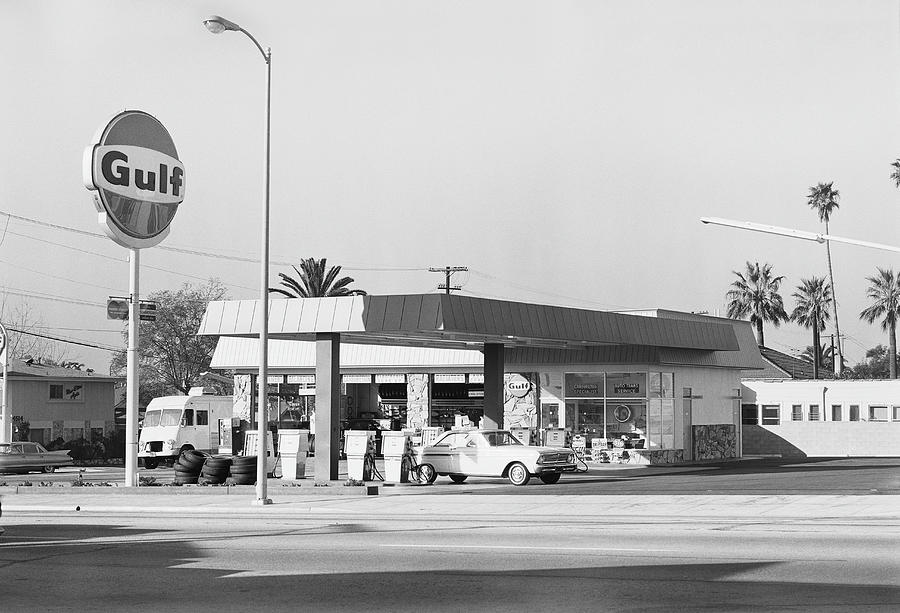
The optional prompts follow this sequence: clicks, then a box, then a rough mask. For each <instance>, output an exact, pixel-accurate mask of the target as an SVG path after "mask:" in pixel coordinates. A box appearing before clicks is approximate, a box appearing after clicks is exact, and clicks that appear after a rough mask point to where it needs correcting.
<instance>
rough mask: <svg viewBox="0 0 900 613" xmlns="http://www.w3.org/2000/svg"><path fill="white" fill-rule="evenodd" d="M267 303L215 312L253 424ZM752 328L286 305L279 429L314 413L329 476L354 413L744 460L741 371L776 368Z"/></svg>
mask: <svg viewBox="0 0 900 613" xmlns="http://www.w3.org/2000/svg"><path fill="white" fill-rule="evenodd" d="M258 306H259V303H258V301H253V300H243V301H219V302H213V303H210V304H209V306H208V307H207V311H206V314H205V316H204V319H203V322H202V323H201V326H200V330H199V334H202V335H211V336H218V337H219V342H218V346H217V348H216V351H215V354H214V357H213V363H212V367H213V368H217V369H233V370H235V371H236V372H237V373H238V374H237V377H236V386H235V417H240V418H242V419H246V420H247V421H249V422H250V423H254V424H255V420H256V417H255V411H256V407H255V402H256V398H257V396H258V395H257V393H256V391H255V386H256V381H255V379H256V376H255V374H256V372H258V368H259V354H258V344H257V343H258V338H256V337H258V329H259V319H260V318H259V316H258ZM763 367H764V363H763V362H762V360H761V357H760V353H759V350H758V349H757V345H756V341H755V339H754V337H753V332H752V329H751V327H750V324H749V323H748V322H742V321H734V320H729V319H721V318H715V317H709V316H705V315H696V314H690V313H681V312H677V311H669V310H662V309H657V310H647V311H633V312H626V313H613V312H606V311H592V310H586V309H574V308H566V307H557V306H547V305H538V304H528V303H519V302H509V301H501V300H489V299H480V298H471V297H464V296H456V295H448V294H424V295H392V296H347V297H337V298H306V299H301V298H296V299H273V300H271V301H270V310H269V352H268V371H267V372H268V375H269V381H268V382H267V383H268V385H269V386H270V387H269V402H270V412H269V420H270V422H277V423H282V424H285V423H296V422H297V421H303V420H307V421H309V422H311V424H310V425H311V427H312V428H313V429H314V430H315V433H316V472H317V474H320V473H319V470H320V469H321V470H322V471H323V472H322V473H321V474H323V475H324V474H330V473H331V472H332V470H333V471H334V472H335V475H334V476H331V477H330V478H336V470H337V469H336V466H337V457H338V454H339V450H338V436H339V430H340V424H341V421H342V420H347V419H352V418H364V417H371V418H374V419H378V420H383V422H384V423H385V425H387V424H390V425H391V426H392V427H394V428H421V427H424V426H440V427H445V428H448V427H455V426H466V425H478V426H480V427H485V428H490V427H527V428H532V429H534V430H535V431H537V432H540V431H542V430H543V431H546V430H551V429H564V430H565V431H566V432H567V433H568V434H569V435H570V436H574V435H580V436H582V437H583V440H584V441H585V443H586V446H587V447H588V448H591V447H593V446H594V445H598V446H599V445H603V446H604V447H607V446H609V447H612V446H613V445H614V444H615V445H617V446H619V447H621V446H622V444H619V443H615V441H617V440H623V441H625V444H626V445H627V449H628V451H629V453H627V454H624V455H625V457H626V458H627V461H629V462H635V463H678V462H684V461H694V460H719V459H728V458H735V457H740V455H741V443H740V440H741V401H740V400H741V399H740V396H741V378H742V376H743V375H744V374H745V373H746V372H747V371H748V370H754V369H762V368H763Z"/></svg>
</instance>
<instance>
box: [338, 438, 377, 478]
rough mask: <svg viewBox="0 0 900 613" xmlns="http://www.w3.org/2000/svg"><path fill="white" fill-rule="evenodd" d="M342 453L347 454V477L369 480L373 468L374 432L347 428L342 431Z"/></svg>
mask: <svg viewBox="0 0 900 613" xmlns="http://www.w3.org/2000/svg"><path fill="white" fill-rule="evenodd" d="M344 453H346V454H347V478H348V479H354V480H355V481H371V480H372V471H373V469H374V468H375V432H374V431H373V430H347V431H346V432H345V433H344Z"/></svg>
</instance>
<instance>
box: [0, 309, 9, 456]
mask: <svg viewBox="0 0 900 613" xmlns="http://www.w3.org/2000/svg"><path fill="white" fill-rule="evenodd" d="M8 346H9V339H8V338H7V336H6V328H4V327H3V324H0V361H2V362H3V390H2V392H0V411H2V412H0V443H11V442H12V418H11V417H10V415H9V403H8V402H7V398H8V397H9V396H8V394H9V391H8V390H9V377H8V375H7V367H6V357H7V356H8V355H9V348H8Z"/></svg>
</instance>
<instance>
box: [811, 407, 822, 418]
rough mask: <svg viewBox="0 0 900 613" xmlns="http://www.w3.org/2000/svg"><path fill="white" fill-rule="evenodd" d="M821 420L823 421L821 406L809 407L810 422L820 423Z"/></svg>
mask: <svg viewBox="0 0 900 613" xmlns="http://www.w3.org/2000/svg"><path fill="white" fill-rule="evenodd" d="M819 419H821V418H820V417H819V405H817V404H811V405H809V421H819Z"/></svg>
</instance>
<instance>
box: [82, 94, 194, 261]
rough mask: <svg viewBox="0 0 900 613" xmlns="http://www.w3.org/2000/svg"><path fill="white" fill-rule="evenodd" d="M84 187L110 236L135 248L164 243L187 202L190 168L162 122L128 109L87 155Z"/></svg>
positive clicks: (101, 132) (99, 135)
mask: <svg viewBox="0 0 900 613" xmlns="http://www.w3.org/2000/svg"><path fill="white" fill-rule="evenodd" d="M84 184H85V187H87V188H88V189H89V190H92V191H94V192H95V193H94V205H95V206H96V207H97V211H98V212H99V214H100V223H101V225H103V227H104V230H105V231H106V233H107V235H108V236H109V237H110V238H111V239H113V240H114V241H115V242H117V243H118V244H120V245H122V246H123V247H127V248H129V249H143V248H146V247H152V246H154V245H157V244H159V243H160V242H161V241H162V240H163V239H164V238H165V237H166V235H167V234H168V233H169V224H170V223H171V222H172V219H173V218H174V217H175V213H176V211H177V210H178V205H179V204H181V202H182V201H183V200H184V190H185V176H184V165H183V164H182V163H181V161H180V160H179V159H178V152H177V151H176V149H175V143H174V142H173V141H172V137H171V136H170V135H169V132H168V130H166V128H165V127H164V126H163V125H162V123H160V121H159V120H158V119H156V118H155V117H153V116H152V115H150V114H148V113H145V112H144V111H123V112H121V113H119V114H118V115H116V116H115V117H113V118H112V119H111V120H110V121H109V123H107V124H106V125H105V126H104V127H103V128H101V129H100V130H99V131H98V132H97V134H96V135H95V137H94V140H93V144H92V145H91V146H89V147H88V148H87V149H86V150H85V154H84Z"/></svg>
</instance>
